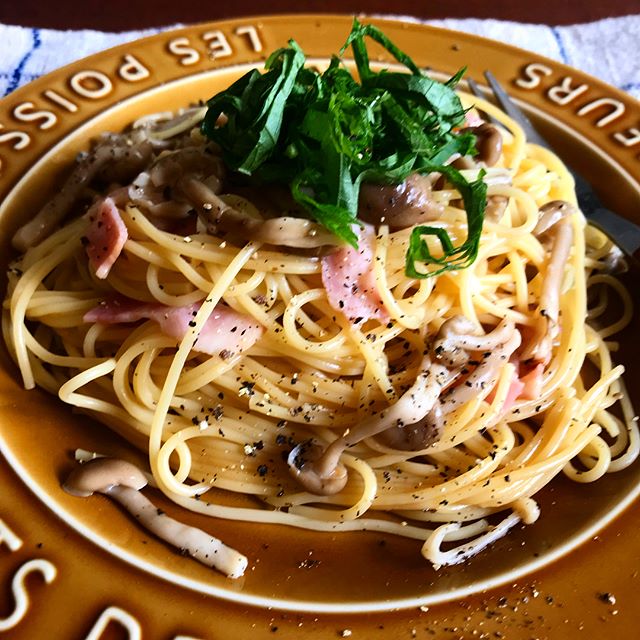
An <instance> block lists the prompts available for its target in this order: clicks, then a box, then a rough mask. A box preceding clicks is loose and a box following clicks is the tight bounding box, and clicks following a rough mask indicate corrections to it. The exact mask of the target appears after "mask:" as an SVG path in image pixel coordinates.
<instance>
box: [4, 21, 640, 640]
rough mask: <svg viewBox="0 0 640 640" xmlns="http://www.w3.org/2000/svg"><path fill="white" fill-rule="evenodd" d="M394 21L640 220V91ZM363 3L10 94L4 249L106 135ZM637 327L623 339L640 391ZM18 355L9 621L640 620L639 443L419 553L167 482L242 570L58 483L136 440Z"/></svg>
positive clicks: (360, 632)
mask: <svg viewBox="0 0 640 640" xmlns="http://www.w3.org/2000/svg"><path fill="white" fill-rule="evenodd" d="M375 22H376V23H378V24H380V26H382V27H383V28H384V30H385V32H386V33H387V34H388V35H389V36H390V37H391V38H392V40H394V41H395V42H396V43H398V44H400V45H401V47H402V48H403V49H404V50H405V51H407V52H408V53H409V54H410V55H411V56H412V57H413V58H414V59H415V60H416V61H417V62H418V63H419V64H420V65H422V66H425V67H427V66H428V67H431V68H433V69H434V70H436V71H440V72H444V73H447V74H451V73H453V72H455V71H456V70H457V69H459V68H460V67H461V66H464V65H467V66H468V68H469V72H468V73H469V75H470V76H471V77H476V78H479V77H481V72H482V70H483V69H486V68H488V69H492V70H493V71H494V73H495V74H496V76H498V78H499V79H500V80H501V81H503V82H504V84H505V85H507V86H508V88H509V91H510V92H511V93H512V94H513V95H514V96H515V97H517V98H519V99H521V100H522V101H523V102H524V103H525V104H526V105H527V106H528V108H529V111H530V114H531V115H532V116H533V118H534V119H535V121H536V123H537V125H538V126H539V127H540V129H541V130H543V133H545V134H548V135H549V137H550V138H552V139H553V140H554V141H555V143H556V144H557V147H558V149H559V151H560V152H561V155H562V156H563V157H564V158H565V159H566V160H568V161H569V162H571V164H573V165H574V166H576V168H578V169H580V170H581V171H582V172H583V173H584V174H585V175H586V176H587V177H588V178H589V179H591V180H592V182H593V184H594V185H595V186H596V188H597V189H598V190H599V192H600V193H601V195H602V197H603V199H604V200H605V201H606V202H607V204H609V205H610V207H611V208H614V209H616V210H617V211H619V212H620V213H622V214H623V215H626V216H628V217H630V218H634V217H635V219H636V220H638V221H640V214H639V213H638V212H640V186H639V183H638V181H639V178H640V165H639V164H638V145H640V134H639V133H638V130H637V123H638V118H639V117H640V105H639V104H638V103H637V102H635V101H634V100H633V99H632V98H630V97H629V96H626V95H624V94H622V93H620V92H618V91H616V90H615V89H612V88H611V87H608V86H606V85H604V84H603V83H601V82H599V81H597V80H595V79H593V78H590V77H587V76H585V75H584V74H581V73H579V72H577V71H574V70H572V69H569V68H567V67H564V66H562V65H561V64H558V63H555V62H551V61H548V60H544V59H542V58H539V57H537V56H535V55H533V54H530V53H527V52H524V51H520V50H517V49H514V48H510V47H506V46H504V45H502V44H499V43H496V42H490V41H487V40H483V39H480V38H476V37H473V36H468V35H463V34H459V33H453V32H449V31H443V30H437V29H433V28H429V27H424V26H420V25H416V24H406V23H401V22H391V21H388V22H387V21H375ZM350 23H351V19H350V18H348V17H331V16H321V17H320V16H301V15H296V16H290V17H286V16H278V17H264V18H253V19H242V20H232V21H227V22H218V23H212V24H206V25H197V26H193V27H188V28H185V29H181V30H177V31H172V32H169V33H163V34H161V35H158V36H154V37H152V38H148V39H145V40H140V41H138V42H135V43H131V44H127V45H123V46H120V47H117V48H115V49H111V50H109V51H106V52H104V53H101V54H98V55H95V56H93V57H91V58H88V59H86V60H83V61H80V62H77V63H75V64H73V65H71V66H69V67H66V68H64V69H61V70H59V71H56V72H54V73H52V74H49V75H48V76H46V77H44V78H41V79H39V80H37V81H36V82H33V83H32V84H30V85H28V86H26V87H23V88H21V89H19V90H17V91H16V92H14V93H12V94H11V95H10V96H8V97H7V98H5V99H4V100H3V101H2V102H1V103H0V201H1V203H2V204H1V205H0V241H1V243H2V245H1V250H2V254H1V255H2V256H3V270H4V267H6V263H7V261H8V260H9V259H10V257H11V250H10V248H9V240H8V239H9V238H10V236H11V232H12V230H14V229H15V228H16V227H17V226H18V225H19V223H20V221H24V220H26V219H27V218H29V216H31V215H33V212H34V211H36V210H38V209H39V206H40V204H41V203H42V202H44V201H45V200H46V198H47V196H48V194H50V193H51V192H52V191H54V190H55V189H56V187H57V185H59V184H60V180H61V176H63V175H64V174H65V171H67V170H68V167H69V164H70V162H71V161H72V159H73V158H74V156H75V154H76V153H78V151H80V150H82V149H84V148H86V147H87V144H88V141H89V140H90V139H91V138H92V137H94V136H96V135H97V134H98V133H100V132H102V131H105V130H116V131H117V130H120V129H122V128H123V127H124V126H126V125H127V124H128V123H130V122H131V121H133V120H135V119H136V118H138V117H139V116H141V115H143V114H145V113H149V112H155V111H166V110H174V109H176V108H178V107H181V106H184V105H186V104H188V103H190V102H193V101H196V100H198V99H202V98H205V99H206V98H207V97H209V96H210V95H212V94H213V93H215V92H216V91H218V90H220V89H221V88H223V87H224V86H226V85H228V84H229V83H230V82H231V80H232V79H235V78H236V77H238V75H240V74H241V73H243V72H245V71H246V69H247V68H248V67H249V66H250V65H255V64H260V63H261V62H262V61H263V59H264V58H265V56H266V55H267V54H268V53H269V52H271V51H273V50H274V49H275V48H277V47H280V46H283V45H284V44H285V43H286V41H287V40H288V39H289V38H290V37H292V36H294V37H295V38H296V39H297V41H298V42H299V43H300V45H301V46H302V48H303V49H304V50H305V52H306V53H307V55H308V56H309V57H311V58H318V59H326V58H327V56H328V55H330V54H331V53H332V52H334V51H336V50H337V49H338V48H339V47H340V45H341V44H342V43H343V42H344V39H345V37H346V34H347V33H348V31H349V28H350ZM381 60H382V61H385V60H384V59H383V58H381ZM631 334H632V330H631V331H629V332H628V335H627V336H625V337H623V345H624V348H623V349H622V352H621V353H620V359H621V360H622V362H623V363H624V364H625V365H627V366H628V369H629V372H628V373H627V376H626V379H627V382H628V384H629V385H630V386H631V393H632V394H633V395H635V396H636V398H640V393H639V392H640V387H639V386H638V384H637V380H638V373H639V370H638V364H637V363H638V362H640V358H639V357H638V356H639V355H640V354H639V353H638V346H637V342H636V341H634V340H631V339H630V336H631ZM1 357H2V366H1V370H0V446H1V447H2V453H3V454H4V459H0V487H2V489H1V491H0V633H2V632H3V631H6V632H8V634H10V636H11V637H12V638H29V639H33V638H44V637H47V638H48V637H51V638H54V637H55V638H85V637H89V638H92V639H96V638H108V637H112V636H113V637H129V638H139V637H141V635H140V634H143V636H144V637H145V638H160V639H164V638H166V639H169V638H177V637H182V638H185V637H190V638H201V639H202V640H205V639H208V638H210V639H213V638H231V637H237V638H267V637H268V638H297V637H300V635H301V634H302V633H305V634H306V636H305V637H308V638H333V637H354V638H366V639H369V638H411V637H420V638H429V637H434V636H435V637H438V638H483V637H484V638H500V637H506V638H516V639H517V638H523V639H524V638H533V637H536V638H545V637H549V638H573V637H576V638H578V637H585V634H588V633H590V634H591V636H592V637H594V636H595V637H605V636H611V637H614V634H618V637H621V638H622V637H632V635H633V634H635V633H636V631H637V628H638V624H640V609H638V607H637V606H636V605H635V597H634V595H635V593H636V592H637V589H638V587H639V586H640V581H638V578H637V571H636V568H638V567H640V564H639V561H640V536H638V535H637V533H636V532H637V530H638V527H639V526H640V507H639V506H638V505H636V504H632V503H633V500H634V498H635V496H636V493H637V492H638V491H637V487H638V486H640V483H639V482H638V481H639V480H640V467H639V466H638V465H635V466H633V467H632V468H631V469H628V470H626V471H625V472H622V473H619V474H616V475H613V476H611V477H608V478H605V479H603V480H601V481H599V482H598V483H596V484H595V485H592V486H582V485H572V484H570V483H569V482H563V480H562V479H558V481H557V482H555V483H554V484H553V485H552V486H551V487H549V488H548V489H546V490H545V491H544V492H543V493H542V494H541V496H540V502H541V505H542V513H543V515H542V517H541V518H540V520H539V521H538V522H537V523H536V524H535V525H533V526H531V527H527V528H525V529H519V530H517V531H515V532H514V533H513V534H512V535H511V536H510V537H508V538H507V539H503V540H500V541H499V542H498V543H496V544H495V545H494V546H493V548H491V549H490V550H488V551H486V552H485V553H483V554H481V555H479V556H478V557H476V558H473V559H472V560H470V561H469V562H468V563H466V564H465V565H464V566H461V567H453V568H448V569H441V570H440V571H439V572H436V571H435V570H433V569H432V568H431V567H430V566H429V565H428V564H426V563H425V562H423V561H422V560H421V559H420V555H419V543H417V542H415V541H410V540H398V539H396V538H393V537H389V536H383V535H380V534H374V533H370V534H339V535H338V534H336V535H333V534H324V535H319V534H317V533H311V532H306V531H299V530H294V529H284V528H280V527H276V526H271V527H267V526H255V525H247V524H243V523H234V522H214V523H212V522H211V520H210V519H207V518H204V517H201V516H197V515H195V514H191V513H188V514H187V513H184V512H181V510H180V509H179V508H177V507H176V506H175V505H172V504H170V503H167V502H166V501H165V500H164V499H163V498H162V497H161V496H159V495H155V496H153V498H154V501H156V502H157V504H158V505H159V506H160V507H162V508H163V509H165V510H166V511H167V512H168V513H170V514H173V515H175V516H177V517H179V518H180V519H181V520H183V521H188V522H190V523H192V524H195V525H197V526H200V527H202V528H204V529H209V530H211V531H212V532H213V531H215V532H216V535H219V536H220V537H221V538H223V539H225V540H233V542H234V546H236V547H237V548H239V549H241V550H242V551H243V553H245V554H246V555H248V556H249V558H250V559H251V569H250V570H249V571H248V572H247V575H246V576H245V577H244V578H243V579H242V580H239V581H231V580H227V579H225V578H224V577H222V576H220V575H218V574H217V573H215V572H212V571H211V570H209V569H206V568H205V567H203V566H201V565H199V564H198V563H196V562H194V561H192V560H190V559H189V558H185V557H182V556H180V555H178V554H176V553H175V552H174V551H172V550H171V549H170V548H168V547H167V546H165V545H163V544H162V543H160V542H158V541H157V540H156V539H154V538H153V537H150V536H149V535H147V533H146V532H145V531H143V530H141V529H140V528H138V527H137V526H136V524H135V523H134V522H133V521H132V520H130V519H129V518H128V517H127V516H126V515H125V514H124V513H123V512H122V511H120V510H119V509H118V507H117V506H116V505H115V504H113V503H111V502H110V501H108V500H107V499H105V498H102V497H94V498H91V499H89V500H78V499H76V498H73V497H71V496H68V495H66V494H65V493H64V492H63V491H62V490H61V488H60V484H61V480H62V479H63V478H64V477H65V475H66V474H67V473H68V472H69V470H70V469H71V468H72V467H73V466H74V462H73V460H72V452H73V451H74V450H75V449H76V448H85V449H89V450H95V451H100V452H104V453H109V454H115V455H118V454H119V453H120V452H123V451H128V452H129V457H131V452H130V450H129V448H128V447H127V445H126V444H124V443H123V442H121V441H120V440H118V439H117V438H116V437H115V436H112V435H110V434H109V433H107V432H105V429H104V428H100V427H97V426H96V425H95V424H93V423H91V422H90V421H89V420H88V419H87V418H85V417H81V416H77V415H72V414H71V413H70V411H69V409H68V407H64V406H62V405H61V403H59V402H58V401H57V400H56V399H55V398H52V397H50V396H48V395H46V394H45V393H43V392H40V391H31V392H25V391H24V390H23V389H22V388H21V386H20V382H19V380H18V374H17V371H16V369H15V367H14V366H13V365H12V363H11V362H10V361H9V358H8V356H7V355H6V353H5V352H4V351H3V352H2V356H1ZM630 504H631V506H630V507H629V505H630ZM627 507H628V508H627ZM625 509H626V511H625ZM623 511H624V513H622V512H623ZM621 514H622V515H621ZM382 547H384V550H383V549H382ZM578 547H579V548H578ZM119 627H120V629H118V628H119ZM54 630H55V631H54ZM118 633H119V634H120V635H117V634H118ZM123 634H124V635H123ZM500 634H502V635H500ZM629 634H632V635H629Z"/></svg>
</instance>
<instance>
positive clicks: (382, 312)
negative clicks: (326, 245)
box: [322, 225, 389, 323]
mask: <svg viewBox="0 0 640 640" xmlns="http://www.w3.org/2000/svg"><path fill="white" fill-rule="evenodd" d="M354 231H355V233H356V235H357V236H358V248H357V249H354V248H353V247H352V246H350V245H346V246H343V247H341V248H340V249H338V250H337V251H335V252H334V253H332V254H330V255H328V256H325V257H324V258H322V284H323V285H324V288H325V289H326V290H327V298H328V299H329V304H330V305H331V306H332V307H333V308H334V309H335V310H336V311H341V312H342V313H344V315H345V316H347V318H349V320H351V321H352V322H355V323H358V322H362V321H364V320H371V319H377V320H380V322H387V321H388V320H389V314H388V313H387V310H386V309H385V308H384V304H383V302H382V299H381V298H380V294H379V293H378V290H377V289H376V282H375V276H374V273H373V255H374V249H373V240H374V234H375V231H374V229H373V227H372V226H370V225H365V226H364V228H360V227H356V226H354Z"/></svg>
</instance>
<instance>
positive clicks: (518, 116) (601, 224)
mask: <svg viewBox="0 0 640 640" xmlns="http://www.w3.org/2000/svg"><path fill="white" fill-rule="evenodd" d="M484 77H485V78H486V79H487V83H488V84H489V87H490V89H491V91H492V92H493V95H494V97H495V99H496V102H497V103H498V104H499V105H500V107H501V108H502V110H503V111H504V112H505V113H506V114H507V115H508V116H510V117H511V118H513V120H515V121H516V122H517V123H518V124H519V125H520V126H521V127H522V129H523V131H524V133H525V135H526V137H527V140H528V141H529V142H533V143H534V144H538V145H540V146H541V147H546V148H547V149H552V150H553V147H552V146H551V145H550V144H549V143H548V142H547V141H546V140H545V139H544V138H543V137H542V136H541V135H540V134H539V133H538V132H537V131H536V130H535V128H534V126H533V125H532V124H531V121H530V120H529V118H527V116H526V115H525V114H524V113H523V111H522V110H521V109H520V108H519V107H518V106H516V104H515V103H514V102H513V100H511V98H510V97H509V96H508V94H507V92H506V91H505V90H504V89H503V88H502V86H501V85H500V83H499V82H498V81H497V80H496V78H495V76H494V75H493V74H492V73H491V72H490V71H485V72H484ZM467 83H468V85H469V89H470V90H471V92H472V93H473V94H474V95H475V96H477V97H479V98H482V97H483V93H482V91H481V90H480V88H479V87H478V85H477V84H476V83H475V82H474V81H473V80H471V79H470V78H469V79H467ZM567 168H568V169H569V171H570V172H571V174H572V175H573V178H574V180H575V184H576V197H577V199H578V205H579V207H580V209H581V210H582V212H583V213H584V215H585V216H586V217H587V219H588V220H589V222H590V223H591V224H593V225H594V226H596V227H598V228H599V229H600V230H601V231H602V232H603V233H605V234H606V235H607V236H608V237H609V238H610V239H611V240H612V241H613V242H614V243H615V244H616V245H618V247H620V249H621V250H622V251H623V252H624V253H625V254H626V255H627V256H629V257H630V258H632V259H633V260H634V262H636V261H637V258H636V256H635V255H634V254H636V252H637V251H638V250H640V227H639V226H638V225H636V224H634V223H633V222H631V221H630V220H627V219H626V218H623V217H622V216H620V215H618V214H617V213H615V212H613V211H611V210H610V209H607V208H606V207H605V206H604V205H603V204H602V202H601V201H600V198H598V196H597V194H596V193H595V191H594V190H593V188H592V187H591V185H590V184H589V183H588V182H587V181H586V180H585V179H584V178H583V177H582V176H581V175H580V174H579V173H578V172H576V171H574V170H573V169H572V168H571V167H567Z"/></svg>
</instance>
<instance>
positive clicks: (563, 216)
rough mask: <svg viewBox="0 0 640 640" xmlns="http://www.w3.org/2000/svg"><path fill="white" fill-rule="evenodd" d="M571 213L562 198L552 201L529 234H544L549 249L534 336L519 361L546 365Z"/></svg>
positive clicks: (569, 236)
mask: <svg viewBox="0 0 640 640" xmlns="http://www.w3.org/2000/svg"><path fill="white" fill-rule="evenodd" d="M575 213H576V208H575V207H574V206H573V205H572V204H570V203H569V202H564V201H562V200H553V201H552V202H549V203H547V204H545V205H544V206H543V207H542V208H541V209H540V214H541V215H540V218H539V220H538V224H537V225H536V227H535V229H534V230H533V233H534V235H536V236H538V237H540V238H542V237H543V236H545V235H546V236H547V237H548V238H549V239H550V244H551V248H550V255H549V262H548V263H547V271H546V274H545V279H544V282H543V284H542V292H541V294H540V300H539V302H538V308H537V309H536V314H535V315H536V318H535V325H534V336H533V338H532V339H531V340H530V341H529V343H528V344H527V346H526V348H525V349H524V350H523V353H522V355H521V359H522V360H529V359H533V360H536V361H537V362H542V363H544V364H546V363H548V362H549V360H550V359H551V351H552V349H553V341H554V340H555V338H556V337H557V335H558V332H559V319H560V289H561V287H562V278H563V276H564V269H565V265H566V262H567V259H568V258H569V253H570V252H571V244H572V242H573V228H572V226H571V220H570V217H571V216H573V215H574V214H575Z"/></svg>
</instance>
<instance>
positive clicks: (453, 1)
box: [0, 0, 640, 31]
mask: <svg viewBox="0 0 640 640" xmlns="http://www.w3.org/2000/svg"><path fill="white" fill-rule="evenodd" d="M300 12H304V13H369V14H371V13H382V14H395V15H411V16H415V17H418V18H424V19H429V18H432V19H438V18H463V17H465V18H496V19H503V20H517V21H520V22H538V23H544V24H575V23H579V22H588V21H591V20H597V19H600V18H607V17H612V16H621V15H628V14H635V13H640V0H606V1H603V0H491V2H487V0H447V1H446V2H443V1H442V0H393V2H391V1H390V0H306V1H305V0H297V1H295V0H269V1H268V2H265V1H264V0H234V1H233V2H216V1H215V0H207V1H206V2H203V1H202V0H189V1H187V2H180V1H178V2H169V1H168V0H155V1H154V2H150V1H149V0H109V1H108V2H107V1H105V0H0V23H5V24H15V25H22V26H30V27H50V28H56V29H79V28H92V29H99V30H103V31H122V30H126V29H139V28H144V27H157V26H163V25H171V24H175V23H194V22H204V21H207V20H216V19H219V18H231V17H234V16H246V15H257V14H266V13H300Z"/></svg>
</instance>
